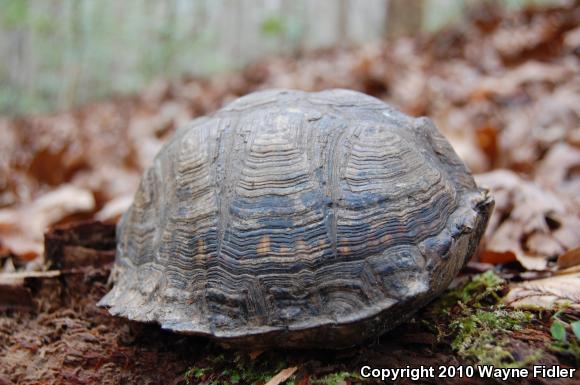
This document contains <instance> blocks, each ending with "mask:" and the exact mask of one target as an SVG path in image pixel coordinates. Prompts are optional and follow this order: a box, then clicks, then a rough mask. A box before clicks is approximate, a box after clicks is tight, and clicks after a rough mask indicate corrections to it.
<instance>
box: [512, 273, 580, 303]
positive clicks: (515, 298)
mask: <svg viewBox="0 0 580 385" xmlns="http://www.w3.org/2000/svg"><path fill="white" fill-rule="evenodd" d="M504 302H505V303H506V304H507V305H508V306H511V307H514V308H538V307H539V308H543V309H549V310H552V309H556V308H558V307H560V306H568V307H569V308H572V309H574V310H576V311H580V274H578V273H576V274H569V275H558V276H553V277H550V278H544V279H538V280H535V281H526V282H523V283H519V284H512V285H511V286H510V291H509V293H508V294H507V295H506V296H505V297H504Z"/></svg>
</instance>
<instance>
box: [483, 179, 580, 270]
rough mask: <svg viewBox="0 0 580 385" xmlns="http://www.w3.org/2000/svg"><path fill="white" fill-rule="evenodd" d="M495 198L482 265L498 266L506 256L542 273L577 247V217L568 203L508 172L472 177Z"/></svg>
mask: <svg viewBox="0 0 580 385" xmlns="http://www.w3.org/2000/svg"><path fill="white" fill-rule="evenodd" d="M476 180H477V181H478V183H479V184H480V185H481V186H483V187H487V188H490V189H491V190H492V193H493V194H494V197H495V198H496V208H495V210H494V212H493V214H492V218H491V220H490V223H489V226H488V229H487V231H486V236H485V245H486V249H485V250H484V251H483V253H482V256H483V258H484V260H485V262H490V263H493V262H494V261H495V262H496V263H503V262H506V259H507V260H509V257H510V253H512V254H513V255H515V257H516V258H517V260H518V261H519V262H520V263H521V264H522V265H523V266H524V267H525V268H526V269H528V270H544V269H546V268H548V262H549V261H550V260H551V259H554V258H556V257H557V256H559V255H560V254H562V253H564V252H565V251H566V250H567V249H570V248H573V247H578V246H580V239H576V235H577V234H578V230H577V229H578V227H576V223H577V222H578V214H577V209H576V207H575V205H574V204H573V203H572V202H571V201H570V199H569V198H568V197H567V196H565V195H562V194H560V193H558V192H555V191H550V190H548V189H546V188H542V187H541V186H539V185H538V184H536V183H534V182H530V181H526V180H523V179H521V178H520V177H519V176H518V175H517V174H515V173H514V172H512V171H509V170H496V171H492V172H490V173H487V174H480V175H477V176H476Z"/></svg>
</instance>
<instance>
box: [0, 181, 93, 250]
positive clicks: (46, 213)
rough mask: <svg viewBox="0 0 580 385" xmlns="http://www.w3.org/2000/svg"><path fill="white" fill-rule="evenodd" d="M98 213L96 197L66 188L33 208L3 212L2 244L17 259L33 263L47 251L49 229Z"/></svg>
mask: <svg viewBox="0 0 580 385" xmlns="http://www.w3.org/2000/svg"><path fill="white" fill-rule="evenodd" d="M94 209H95V200H94V198H93V194H92V193H91V192H90V191H88V190H85V189H80V188H78V187H75V186H71V185H63V186H61V187H59V188H58V189H56V190H53V191H50V192H48V193H46V194H44V195H42V196H40V197H39V198H38V199H36V200H35V201H33V202H31V203H29V204H22V205H20V206H19V207H16V208H9V209H2V210H0V243H2V245H3V246H4V247H6V248H8V249H10V250H11V251H12V252H13V253H14V254H16V255H17V256H19V257H21V258H23V259H25V260H30V259H32V258H34V257H36V256H38V255H41V254H42V251H43V241H44V239H43V236H44V231H45V230H46V228H47V227H49V226H50V225H52V224H55V223H57V222H59V221H61V220H63V219H64V218H66V217H68V216H70V215H73V214H79V213H90V212H92V211H93V210H94Z"/></svg>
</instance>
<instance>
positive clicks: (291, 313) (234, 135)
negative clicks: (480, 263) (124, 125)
mask: <svg viewBox="0 0 580 385" xmlns="http://www.w3.org/2000/svg"><path fill="white" fill-rule="evenodd" d="M492 207H493V200H492V199H491V197H490V196H489V195H488V193H487V192H486V191H484V190H481V189H479V188H477V186H476V185H475V182H474V180H473V178H472V176H471V175H470V173H469V171H468V170H467V169H466V167H465V165H464V164H463V163H462V162H461V160H460V159H459V158H458V157H457V155H456V154H455V152H454V151H453V149H452V148H451V146H450V145H449V143H448V142H447V141H446V140H445V139H444V138H443V137H442V136H441V134H440V133H439V132H438V130H437V129H436V127H435V126H434V125H433V123H432V122H431V121H430V120H429V119H427V118H417V119H416V118H412V117H409V116H407V115H405V114H403V113H401V112H398V111H396V110H395V109H393V108H392V107H390V106H388V105H387V104H385V103H383V102H382V101H380V100H378V99H375V98H373V97H370V96H367V95H364V94H362V93H359V92H354V91H348V90H330V91H324V92H318V93H307V92H301V91H289V90H273V91H262V92H257V93H253V94H250V95H247V96H244V97H242V98H239V99H237V100H236V101H234V102H233V103H231V104H230V105H228V106H227V107H225V108H223V109H222V110H220V111H218V112H217V113H215V114H214V115H213V116H211V117H209V118H200V119H197V120H194V121H193V122H192V123H191V124H190V125H188V126H186V127H183V128H182V129H180V130H179V131H177V132H176V133H175V135H174V136H173V138H172V139H171V140H170V141H169V142H168V143H167V144H166V145H165V146H164V147H163V148H162V150H161V151H160V152H159V154H158V155H157V157H156V158H155V161H154V164H153V166H152V167H151V168H150V169H148V170H147V171H146V172H145V174H144V176H143V178H142V181H141V184H140V187H139V189H138V191H137V193H136V195H135V199H134V202H133V204H132V206H131V208H130V209H129V210H128V211H127V213H126V214H125V215H124V216H123V218H122V220H121V221H120V223H119V225H118V234H117V237H118V246H117V256H116V261H115V266H114V271H113V277H114V281H115V284H114V287H113V289H112V290H111V291H110V292H109V293H108V294H107V295H106V296H105V297H104V298H103V299H102V300H101V301H100V303H99V304H100V305H102V306H106V307H108V308H109V311H110V313H111V314H113V315H119V316H123V317H126V318H129V319H131V320H136V321H143V322H157V323H159V324H160V325H161V326H162V327H163V328H165V329H170V330H173V331H176V332H182V333H187V334H194V335H203V336H209V337H212V338H214V339H217V340H218V341H219V342H221V343H222V344H225V345H228V346H242V347H247V348H258V347H271V346H275V347H324V348H330V347H334V348H340V347H347V346H352V345H354V344H358V343H361V342H362V341H364V340H367V339H369V338H372V337H376V336H378V335H380V334H382V333H383V332H385V331H387V330H389V329H391V328H393V327H394V326H396V325H398V324H399V323H401V322H403V321H404V320H406V319H408V318H409V317H410V316H412V315H413V313H414V312H415V311H416V310H417V309H419V308H420V307H421V306H423V305H425V304H426V303H427V302H429V301H430V300H431V299H433V298H434V297H435V296H437V295H438V294H440V293H441V292H442V291H443V290H444V289H445V288H446V287H447V286H448V285H449V283H450V282H451V280H452V279H453V278H454V277H455V275H456V274H457V273H458V271H459V269H460V268H461V267H462V266H463V265H464V264H465V263H466V261H467V260H468V259H469V258H470V257H471V255H472V254H473V253H474V251H475V249H476V247H477V244H478V242H479V239H480V237H481V235H482V233H483V231H484V229H485V226H486V223H487V220H488V217H489V215H490V212H491V210H492Z"/></svg>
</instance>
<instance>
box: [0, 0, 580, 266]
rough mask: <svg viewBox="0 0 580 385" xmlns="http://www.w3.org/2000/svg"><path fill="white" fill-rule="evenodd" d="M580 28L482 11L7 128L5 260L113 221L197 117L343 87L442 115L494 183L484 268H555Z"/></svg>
mask: <svg viewBox="0 0 580 385" xmlns="http://www.w3.org/2000/svg"><path fill="white" fill-rule="evenodd" d="M579 25H580V2H578V1H576V2H570V3H568V4H567V5H562V6H554V7H552V8H527V9H524V10H521V11H507V10H502V9H500V8H498V7H496V6H494V5H493V3H487V2H485V3H483V4H481V5H478V6H476V8H473V9H472V10H471V11H470V13H469V16H468V18H467V19H465V21H464V22H463V23H462V24H460V25H457V26H454V27H450V28H447V29H444V30H442V31H439V32H437V33H434V34H431V35H424V36H418V37H416V38H413V39H411V38H400V39H397V40H393V41H388V42H378V43H374V44H368V45H365V46H359V47H351V48H336V49H326V50H320V51H317V52H311V53H306V54H301V55H298V56H296V57H272V58H264V59H263V60H260V61H258V62H256V63H253V64H251V65H249V66H247V67H246V68H245V69H243V70H241V71H238V72H235V73H231V74H226V75H219V76H215V77H212V78H208V79H201V78H195V77H184V78H182V79H181V80H179V81H174V82H169V81H164V80H158V81H155V82H154V83H153V84H151V85H150V87H148V88H147V89H146V90H144V91H143V92H142V93H141V94H140V95H136V96H131V97H117V98H112V99H110V100H107V101H103V102H98V103H94V104H91V105H87V106H85V107H82V108H79V109H77V110H74V111H68V112H61V113H56V114H54V115H51V116H32V117H28V116H25V117H19V118H16V119H7V118H5V119H0V138H2V140H0V207H2V209H0V260H2V261H3V262H2V263H3V264H4V265H5V266H7V267H6V268H7V269H9V270H10V269H12V268H14V266H15V267H16V268H23V267H24V266H25V264H24V263H22V261H28V260H30V259H31V258H32V257H33V256H36V255H40V254H41V253H42V246H41V243H40V240H41V236H42V232H43V231H44V228H46V226H50V225H52V224H54V223H56V222H62V221H66V220H67V218H75V217H78V216H79V214H81V216H85V217H91V216H96V218H98V219H100V220H110V221H114V220H116V219H117V218H118V217H119V215H121V213H122V212H123V211H124V210H125V209H126V207H127V206H128V205H129V204H130V202H131V197H132V194H133V192H134V191H135V189H136V187H137V183H138V180H139V176H140V174H141V172H142V171H143V169H144V168H146V167H147V166H148V165H149V164H150V163H151V161H152V158H153V156H154V155H155V153H156V152H157V151H158V150H159V148H160V147H161V145H162V144H163V142H164V141H165V140H166V139H167V138H168V136H169V135H171V133H172V132H173V131H174V130H175V128H176V127H178V126H180V125H183V124H184V123H186V122H187V121H189V120H191V119H192V118H195V117H198V116H201V115H206V114H209V113H211V112H212V111H215V110H216V109H218V108H219V107H221V106H222V105H224V104H225V103H227V102H229V101H231V100H232V99H234V98H236V97H238V96H241V95H244V94H246V93H249V92H251V91H254V90H257V89H265V88H280V87H286V88H298V89H304V90H320V89H326V88H335V87H344V88H351V89H355V90H360V91H363V92H366V93H368V94H371V95H375V96H377V97H379V98H381V99H383V100H385V101H387V102H389V103H392V104H393V105H394V106H396V107H397V108H399V109H401V110H403V111H405V112H407V113H410V114H413V115H428V116H430V117H432V118H433V119H434V120H435V122H436V123H437V125H438V126H439V127H440V129H441V130H442V131H443V132H444V134H445V135H446V136H447V137H448V138H449V140H450V141H451V143H452V144H453V146H454V147H455V149H456V151H457V152H458V154H459V155H460V156H461V157H462V158H463V159H464V160H465V162H466V163H467V164H468V166H469V167H470V168H471V170H472V171H473V172H475V173H483V174H482V175H479V176H478V180H479V181H480V183H482V184H485V185H488V186H489V187H490V188H491V189H492V191H493V193H494V195H495V196H496V201H497V204H496V206H497V208H496V210H495V213H494V215H493V217H492V219H491V224H490V226H489V229H488V232H487V234H486V244H487V249H486V250H484V252H483V253H482V254H481V255H482V258H483V259H484V261H485V262H491V263H503V262H508V261H511V260H514V259H517V260H518V261H519V262H520V263H521V264H522V265H523V266H524V267H525V268H527V269H535V270H543V269H553V268H556V267H557V266H556V264H557V260H558V257H560V256H562V255H566V253H568V252H569V251H570V250H573V249H575V248H578V247H579V246H580V235H579V233H580V231H579V230H578V229H579V228H580V226H579V224H580V194H578V191H580V149H579V148H580V55H579V52H580V27H578V26H579ZM63 185H64V186H67V187H66V188H69V189H74V191H75V192H76V193H75V194H78V196H76V197H71V198H70V199H68V198H67V199H65V200H66V202H56V203H54V204H55V205H56V206H59V205H61V206H62V207H61V208H59V209H56V211H57V213H51V212H48V211H50V210H48V209H47V207H46V205H45V204H44V203H43V202H46V199H49V202H50V199H53V198H50V197H54V196H55V194H56V196H57V197H62V195H60V194H62V192H60V191H61V189H62V188H63V187H61V186H63ZM69 191H73V190H69ZM89 196H90V197H89ZM57 200H58V199H57ZM47 210H48V211H47ZM9 261H11V262H10V263H8V262H9ZM14 261H16V262H14ZM562 263H563V264H564V265H566V267H567V268H570V267H573V266H574V265H576V264H577V263H578V258H570V257H567V258H566V262H562ZM36 266H38V264H37V265H36ZM562 266H563V265H562Z"/></svg>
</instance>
